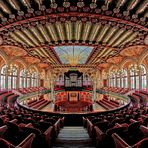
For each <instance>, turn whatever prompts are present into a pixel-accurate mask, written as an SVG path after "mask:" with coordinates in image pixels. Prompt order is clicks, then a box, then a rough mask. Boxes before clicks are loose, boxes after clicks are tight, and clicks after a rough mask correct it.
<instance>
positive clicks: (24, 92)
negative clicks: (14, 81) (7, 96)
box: [17, 87, 46, 94]
mask: <svg viewBox="0 0 148 148" xmlns="http://www.w3.org/2000/svg"><path fill="white" fill-rule="evenodd" d="M41 90H46V88H45V87H29V88H19V89H18V90H17V91H19V92H20V93H21V94H27V93H31V92H36V91H41Z"/></svg>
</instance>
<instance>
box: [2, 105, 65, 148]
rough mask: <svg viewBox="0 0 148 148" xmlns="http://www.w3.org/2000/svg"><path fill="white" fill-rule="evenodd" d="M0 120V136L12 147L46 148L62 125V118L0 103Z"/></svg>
mask: <svg viewBox="0 0 148 148" xmlns="http://www.w3.org/2000/svg"><path fill="white" fill-rule="evenodd" d="M0 122H1V123H0V138H1V139H4V141H5V142H7V144H8V143H9V144H11V145H12V147H13V146H14V147H15V146H20V147H25V148H28V147H30V148H31V147H33V148H34V147H37V146H38V145H42V146H43V147H45V148H46V147H47V148H48V147H50V146H51V144H52V142H53V141H54V139H55V138H56V136H57V135H58V133H59V130H60V128H61V127H62V126H63V122H64V118H59V117H56V116H55V117H54V116H48V115H46V114H43V113H42V114H40V113H33V112H32V111H27V110H24V109H18V108H14V107H12V108H10V107H9V108H7V107H6V106H4V105H1V112H0ZM0 141H1V140H0ZM0 144H1V143H0Z"/></svg>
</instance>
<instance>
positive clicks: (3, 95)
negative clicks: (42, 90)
mask: <svg viewBox="0 0 148 148" xmlns="http://www.w3.org/2000/svg"><path fill="white" fill-rule="evenodd" d="M17 97H18V95H16V94H14V93H12V91H9V92H8V91H1V92H0V104H8V105H9V106H13V105H14V102H15V101H16V99H17Z"/></svg>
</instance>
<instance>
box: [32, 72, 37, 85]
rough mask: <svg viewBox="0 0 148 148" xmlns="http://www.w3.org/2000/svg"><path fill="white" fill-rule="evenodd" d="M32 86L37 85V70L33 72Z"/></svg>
mask: <svg viewBox="0 0 148 148" xmlns="http://www.w3.org/2000/svg"><path fill="white" fill-rule="evenodd" d="M31 81H32V82H31V86H32V87H35V86H37V73H36V72H33V73H32V79H31Z"/></svg>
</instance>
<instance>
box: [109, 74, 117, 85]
mask: <svg viewBox="0 0 148 148" xmlns="http://www.w3.org/2000/svg"><path fill="white" fill-rule="evenodd" d="M110 86H111V87H115V86H116V75H115V73H114V72H111V77H110Z"/></svg>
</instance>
